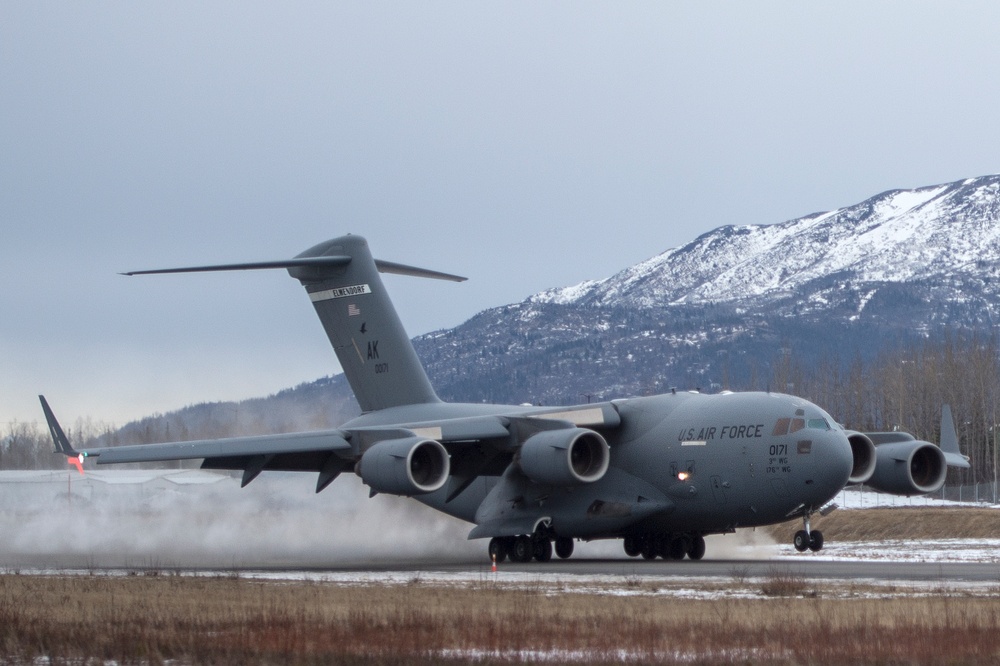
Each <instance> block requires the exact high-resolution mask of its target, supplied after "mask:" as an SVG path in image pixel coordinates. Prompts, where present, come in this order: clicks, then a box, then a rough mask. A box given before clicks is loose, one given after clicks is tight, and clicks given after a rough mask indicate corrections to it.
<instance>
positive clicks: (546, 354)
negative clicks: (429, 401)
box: [416, 175, 1000, 404]
mask: <svg viewBox="0 0 1000 666" xmlns="http://www.w3.org/2000/svg"><path fill="white" fill-rule="evenodd" d="M998 304H1000V176H995V175H994V176H984V177H981V178H973V179H968V180H964V181H960V182H955V183H950V184H946V185H935V186H932V187H922V188H919V189H915V190H893V191H890V192H885V193H883V194H880V195H877V196H875V197H872V198H870V199H868V200H866V201H863V202H861V203H859V204H856V205H853V206H848V207H846V208H841V209H838V210H835V211H830V212H826V213H817V214H813V215H808V216H806V217H803V218H799V219H796V220H790V221H787V222H783V223H780V224H774V225H755V226H725V227H721V228H719V229H716V230H714V231H712V232H709V233H707V234H704V235H703V236H701V237H699V238H697V239H695V240H694V241H692V242H691V243H689V244H687V245H685V246H684V247H680V248H675V249H671V250H667V251H666V252H663V253H662V254H659V255H657V256H655V257H653V258H651V259H649V260H647V261H644V262H642V263H640V264H637V265H635V266H632V267H629V268H626V269H625V270H623V271H621V272H620V273H618V274H616V275H613V276H611V277H609V278H606V279H601V280H595V281H591V282H584V283H582V284H578V285H575V286H571V287H564V288H560V289H550V290H547V291H544V292H542V293H540V294H537V295H535V296H533V297H531V298H528V299H526V300H525V301H524V302H522V303H517V304H513V305H507V306H504V307H500V308H494V309H491V310H486V311H484V312H482V313H480V314H478V315H476V316H475V317H473V318H472V319H471V320H469V321H468V322H466V323H464V324H462V325H461V326H459V327H457V328H455V329H452V330H449V331H438V332H436V333H432V334H429V335H426V336H422V337H420V338H418V339H417V340H416V344H417V349H418V353H419V354H420V355H421V357H422V358H424V359H425V361H426V363H427V365H428V370H429V372H430V374H431V377H432V380H433V381H434V382H435V385H436V386H438V387H439V391H440V392H441V394H442V396H443V397H447V398H449V399H456V400H487V401H496V402H509V401H517V402H521V401H529V400H530V401H535V402H539V401H540V402H545V403H547V404H549V403H557V402H559V403H562V402H572V401H574V400H579V399H580V396H581V395H592V394H593V395H604V396H610V397H617V396H626V395H635V394H642V393H651V392H660V391H664V390H668V389H669V387H671V386H679V387H695V386H699V387H704V388H707V389H711V388H713V387H715V388H719V387H723V386H725V387H732V388H751V387H758V388H760V387H762V386H763V385H765V384H766V383H767V382H768V381H769V377H770V376H771V375H772V374H773V372H772V369H773V367H774V364H775V363H776V362H779V360H780V359H781V358H786V359H787V358H788V357H789V356H790V355H792V356H794V357H795V359H796V360H797V362H799V363H803V364H818V363H834V364H841V365H844V364H847V363H850V362H851V361H852V360H853V359H856V358H857V357H859V356H861V357H867V358H872V357H873V356H874V355H876V354H878V352H879V351H880V350H883V349H886V348H889V347H893V346H897V345H899V344H906V343H907V342H908V341H910V342H913V341H919V340H921V339H924V338H926V337H928V336H932V335H935V334H937V333H940V332H942V331H944V330H965V331H977V332H978V331H992V330H993V327H994V326H995V325H996V324H998V323H1000V320H998V315H1000V312H998Z"/></svg>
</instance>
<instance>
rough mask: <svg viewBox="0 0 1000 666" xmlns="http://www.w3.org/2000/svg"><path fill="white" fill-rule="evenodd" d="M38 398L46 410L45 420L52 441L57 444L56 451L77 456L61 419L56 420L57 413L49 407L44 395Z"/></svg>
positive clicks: (44, 410) (43, 409)
mask: <svg viewBox="0 0 1000 666" xmlns="http://www.w3.org/2000/svg"><path fill="white" fill-rule="evenodd" d="M38 399H39V400H40V401H41V402H42V411H43V412H45V421H46V422H47V423H48V424H49V434H51V435H52V443H53V444H55V445H56V453H61V454H63V455H65V456H70V457H75V456H77V455H78V452H77V451H76V450H75V449H74V448H73V447H72V445H70V443H69V438H67V437H66V433H64V432H63V429H62V426H60V425H59V421H57V420H56V415H55V414H53V413H52V408H51V407H49V403H48V401H47V400H45V396H44V395H40V396H38Z"/></svg>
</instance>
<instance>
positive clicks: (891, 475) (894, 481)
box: [868, 439, 948, 495]
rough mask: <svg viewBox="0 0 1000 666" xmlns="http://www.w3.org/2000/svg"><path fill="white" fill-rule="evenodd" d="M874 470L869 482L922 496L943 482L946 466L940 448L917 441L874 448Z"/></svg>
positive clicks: (878, 486)
mask: <svg viewBox="0 0 1000 666" xmlns="http://www.w3.org/2000/svg"><path fill="white" fill-rule="evenodd" d="M875 455H876V463H875V473H874V474H872V477H871V479H869V481H868V485H869V486H871V487H872V488H875V489H876V490H881V491H882V492H886V493H893V494H895V495H923V494H926V493H932V492H934V491H935V490H939V489H940V488H941V486H942V485H944V477H945V475H946V474H947V472H948V466H947V463H946V462H945V459H944V453H942V452H941V449H939V448H938V447H936V446H934V445H933V444H931V443H930V442H921V441H918V440H914V439H911V440H908V441H898V442H887V443H885V444H879V445H878V446H876V447H875Z"/></svg>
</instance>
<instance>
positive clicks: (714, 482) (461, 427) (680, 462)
mask: <svg viewBox="0 0 1000 666" xmlns="http://www.w3.org/2000/svg"><path fill="white" fill-rule="evenodd" d="M273 268H284V269H286V270H287V271H288V273H289V274H290V275H291V276H292V277H293V278H296V279H297V280H299V282H301V283H302V285H303V286H304V287H305V290H306V292H307V293H308V295H309V299H310V301H311V302H312V304H313V307H314V308H315V309H316V312H317V314H318V315H319V319H320V321H321V322H322V324H323V328H324V329H325V330H326V334H327V336H328V337H329V339H330V342H331V343H332V345H333V347H334V350H335V351H336V354H337V358H338V359H339V360H340V364H341V366H342V367H343V370H344V373H345V375H346V376H347V379H348V381H349V382H350V385H351V388H352V389H353V391H354V394H355V396H356V397H357V400H358V403H359V404H360V406H361V410H362V414H361V416H359V417H357V418H355V419H353V420H351V421H349V422H347V423H345V424H343V425H342V426H341V427H339V428H337V429H334V430H325V431H315V432H301V433H295V434H283V435H268V436H256V437H234V438H228V439H219V440H204V441H189V442H170V443H163V444H149V445H131V446H116V447H108V448H95V449H89V450H82V451H77V450H75V449H74V448H73V447H72V446H71V444H70V442H69V440H68V439H67V437H66V435H65V433H64V432H63V430H62V428H61V427H60V426H59V423H58V421H57V420H56V418H55V416H54V415H53V413H52V410H51V409H50V408H49V405H48V403H47V402H46V400H45V398H44V397H41V396H40V398H41V402H42V407H43V411H44V413H45V417H46V420H47V422H48V425H49V429H50V431H51V434H52V438H53V440H54V442H55V445H56V448H57V449H58V450H59V451H60V452H62V453H64V454H65V455H67V456H71V457H76V458H77V459H78V460H79V461H80V462H83V461H84V460H87V459H89V458H96V460H97V463H98V464H109V463H134V462H150V461H164V460H180V459H203V462H202V464H201V465H202V467H203V468H205V469H222V470H240V471H242V472H243V477H242V483H243V486H246V485H247V484H248V483H250V482H251V481H253V480H254V478H256V477H257V475H259V474H260V473H261V472H263V471H265V470H285V471H298V472H312V473H314V474H316V475H317V481H316V492H320V491H322V490H323V489H324V488H326V487H327V485H329V484H330V483H331V482H332V481H334V480H335V479H336V478H337V476H338V475H339V474H341V473H343V472H353V473H355V474H357V475H358V476H360V477H361V480H362V481H363V482H364V483H365V484H366V485H368V486H369V488H370V490H371V494H372V495H374V494H375V493H391V494H395V495H402V496H407V497H412V498H414V499H416V500H418V501H420V502H423V503H424V504H426V505H427V506H430V507H433V508H435V509H437V510H439V511H443V512H444V513H447V514H449V515H452V516H456V517H458V518H461V519H462V520H465V521H468V522H470V523H473V524H474V525H475V526H474V527H473V529H472V530H471V532H470V533H469V538H470V539H479V538H489V539H490V542H489V554H490V556H491V557H492V558H494V560H495V561H498V562H499V561H503V560H504V559H506V558H507V557H510V558H511V559H512V560H514V561H517V562H528V561H531V560H536V561H540V562H544V561H547V560H549V559H550V558H551V557H552V554H553V546H554V550H555V554H556V555H558V556H559V557H562V558H566V557H570V556H571V554H572V552H573V546H574V543H575V540H594V539H621V540H622V541H623V544H624V550H625V552H626V553H627V554H628V555H630V556H633V557H637V556H642V557H644V558H646V559H653V558H656V557H663V558H669V559H683V558H685V557H688V558H690V559H694V560H697V559H701V558H702V557H703V556H704V554H705V539H704V537H705V536H706V535H709V534H718V533H727V532H733V531H734V530H736V529H737V528H740V527H753V526H761V525H771V524H775V523H781V522H784V521H789V520H801V521H802V529H800V530H799V531H798V532H796V534H795V536H794V546H795V548H796V549H798V550H799V551H805V550H806V549H812V550H814V551H817V550H820V549H821V548H822V547H823V535H822V533H821V532H819V531H818V530H814V529H811V527H810V517H811V516H813V515H814V514H815V513H817V512H819V513H820V514H821V515H825V513H826V512H828V511H830V510H832V509H833V508H836V505H835V504H833V503H832V500H833V499H834V498H835V496H836V495H837V494H838V493H839V492H840V491H841V490H842V489H843V488H844V487H845V486H846V485H847V484H859V483H866V484H868V485H869V486H871V487H873V488H876V489H878V490H882V491H884V492H889V493H896V494H902V495H918V494H924V493H930V492H934V491H935V490H938V489H939V488H940V487H941V486H942V484H943V483H944V479H945V474H946V472H947V468H948V466H949V465H952V466H956V467H968V462H967V459H966V458H964V457H963V456H961V455H960V453H959V446H958V438H957V436H956V433H955V428H954V425H953V422H952V418H951V414H950V411H949V410H948V409H947V407H946V408H945V409H944V412H943V414H942V439H941V446H940V447H939V446H935V445H933V444H931V443H928V442H923V441H918V440H916V439H915V438H914V437H912V436H910V435H908V434H906V433H898V432H894V433H871V434H865V433H860V432H854V431H850V430H845V429H843V428H842V427H841V426H840V425H838V424H837V423H836V421H835V420H834V419H833V418H832V417H831V416H830V415H829V414H827V413H826V412H824V411H823V410H822V409H820V408H819V407H818V406H816V405H814V404H812V403H811V402H809V401H807V400H803V399H802V398H796V397H793V396H790V395H782V394H778V393H770V392H753V393H733V392H729V391H724V392H722V393H718V394H702V393H699V392H688V391H676V390H672V391H671V392H670V393H667V394H664V395H657V396H652V397H640V398H629V399H621V400H611V401H607V402H600V403H594V404H589V403H588V404H584V405H576V406H567V407H527V406H510V405H485V404H458V403H446V402H442V401H441V400H440V399H439V398H438V396H437V394H436V393H435V391H434V388H433V387H432V386H431V383H430V381H429V380H428V377H427V375H426V373H425V372H424V368H423V367H422V365H421V363H420V361H419V359H418V358H417V355H416V352H415V351H414V349H413V346H412V344H411V343H410V339H409V337H408V336H407V335H406V333H405V331H404V330H403V326H402V324H401V323H400V320H399V318H398V316H397V315H396V311H395V309H394V308H393V306H392V303H391V301H390V299H389V296H388V294H387V293H386V290H385V287H384V286H383V284H382V280H381V278H380V276H379V272H383V273H395V274H402V275H411V276H419V277H431V278H438V279H445V280H454V281H461V280H464V278H461V277H458V276H454V275H449V274H446V273H439V272H436V271H429V270H425V269H421V268H416V267H412V266H406V265H403V264H396V263H392V262H387V261H379V260H375V259H373V258H372V255H371V253H370V251H369V249H368V244H367V242H366V241H365V239H364V238H362V237H360V236H352V235H348V236H344V237H341V238H336V239H334V240H330V241H327V242H325V243H321V244H319V245H316V246H315V247H313V248H310V249H309V250H306V251H305V252H303V253H301V254H300V255H298V256H296V257H295V258H293V259H289V260H283V261H270V262H262V263H242V264H227V265H215V266H200V267H192V268H172V269H163V270H154V271H136V272H132V273H126V275H138V274H145V273H179V272H200V271H229V270H253V269H273ZM73 462H76V460H74V461H73ZM334 520H335V518H334Z"/></svg>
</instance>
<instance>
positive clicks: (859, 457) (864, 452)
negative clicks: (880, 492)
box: [847, 432, 877, 483]
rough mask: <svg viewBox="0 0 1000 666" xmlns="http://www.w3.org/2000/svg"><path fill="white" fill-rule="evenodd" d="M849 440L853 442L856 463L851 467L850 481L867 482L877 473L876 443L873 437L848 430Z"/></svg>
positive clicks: (852, 452)
mask: <svg viewBox="0 0 1000 666" xmlns="http://www.w3.org/2000/svg"><path fill="white" fill-rule="evenodd" d="M847 441H848V442H849V443H850V444H851V457H853V458H854V465H853V466H852V467H851V476H850V477H849V478H848V479H847V482H848V483H867V482H868V480H869V479H871V478H872V475H873V474H874V473H875V465H876V462H877V459H876V455H875V444H874V443H873V442H872V440H871V438H869V437H868V436H867V435H864V434H862V433H860V432H848V433H847Z"/></svg>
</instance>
